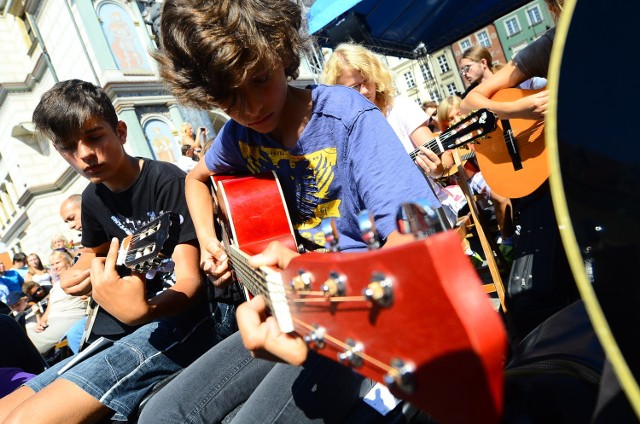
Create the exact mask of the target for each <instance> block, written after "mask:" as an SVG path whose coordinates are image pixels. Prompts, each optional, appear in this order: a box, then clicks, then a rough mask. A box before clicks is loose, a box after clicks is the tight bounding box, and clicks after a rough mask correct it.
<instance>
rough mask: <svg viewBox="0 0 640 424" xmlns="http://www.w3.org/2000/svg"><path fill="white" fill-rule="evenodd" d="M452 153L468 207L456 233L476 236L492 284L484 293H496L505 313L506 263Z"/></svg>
mask: <svg viewBox="0 0 640 424" xmlns="http://www.w3.org/2000/svg"><path fill="white" fill-rule="evenodd" d="M452 152H453V159H454V167H456V168H457V173H456V179H457V181H458V184H459V185H460V188H461V189H462V192H463V193H464V196H465V198H466V199H467V204H468V205H469V214H467V216H465V217H463V218H462V219H463V222H461V221H460V220H459V221H458V224H459V226H458V228H460V225H461V224H462V225H463V227H464V229H460V230H458V232H459V234H461V235H462V233H463V232H464V236H465V237H467V234H468V233H469V230H470V229H473V230H474V231H475V233H476V234H477V236H478V239H479V241H480V245H481V246H482V250H483V253H484V256H485V258H486V260H487V266H488V268H489V272H490V274H491V280H492V281H493V282H492V283H488V284H485V285H484V289H485V292H487V293H496V294H497V295H498V299H499V300H500V305H501V307H502V310H503V311H504V312H507V308H506V305H505V288H504V283H503V281H502V275H501V273H500V268H502V269H507V263H506V261H505V260H504V257H503V256H502V253H501V252H500V249H498V244H497V243H496V241H495V240H494V238H493V237H491V236H490V235H488V231H489V224H488V222H487V219H486V217H485V216H484V214H483V213H482V212H481V211H480V210H479V209H478V205H477V199H476V196H474V195H473V193H471V187H469V182H468V181H467V177H466V173H465V170H464V167H463V165H462V162H461V160H460V154H459V153H458V149H454V150H453V151H452Z"/></svg>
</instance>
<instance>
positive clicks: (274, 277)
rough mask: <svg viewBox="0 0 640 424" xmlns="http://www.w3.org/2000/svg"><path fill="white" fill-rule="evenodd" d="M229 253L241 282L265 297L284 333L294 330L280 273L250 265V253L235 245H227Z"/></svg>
mask: <svg viewBox="0 0 640 424" xmlns="http://www.w3.org/2000/svg"><path fill="white" fill-rule="evenodd" d="M227 253H228V254H229V256H230V258H231V264H232V266H233V270H234V272H235V274H236V278H237V279H238V281H239V282H240V284H242V285H243V286H244V287H245V288H246V289H247V290H248V291H249V292H250V293H251V294H252V295H254V296H257V295H262V296H263V297H264V299H265V302H266V303H267V306H268V307H269V309H270V310H271V313H272V314H273V315H274V316H275V318H276V321H277V322H278V326H279V327H280V330H281V331H282V332H283V333H290V332H292V331H294V327H293V319H292V317H291V312H290V311H289V304H288V300H287V294H286V290H285V287H284V284H283V283H282V278H281V276H280V273H278V272H276V271H274V270H272V269H269V268H267V267H260V268H253V267H252V266H251V265H249V255H247V254H246V253H244V252H243V251H242V250H240V249H239V248H238V247H236V246H234V245H230V246H228V247H227Z"/></svg>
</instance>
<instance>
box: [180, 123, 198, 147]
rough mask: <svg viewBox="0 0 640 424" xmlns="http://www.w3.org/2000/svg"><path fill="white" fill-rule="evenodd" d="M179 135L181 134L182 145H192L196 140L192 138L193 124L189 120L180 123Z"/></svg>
mask: <svg viewBox="0 0 640 424" xmlns="http://www.w3.org/2000/svg"><path fill="white" fill-rule="evenodd" d="M180 135H181V136H182V145H183V146H193V145H194V144H195V142H196V140H195V139H194V138H193V126H192V125H191V123H190V122H183V123H182V125H180Z"/></svg>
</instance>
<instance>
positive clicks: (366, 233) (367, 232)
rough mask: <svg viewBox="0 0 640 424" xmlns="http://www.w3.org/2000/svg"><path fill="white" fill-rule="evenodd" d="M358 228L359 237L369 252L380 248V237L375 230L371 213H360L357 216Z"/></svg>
mask: <svg viewBox="0 0 640 424" xmlns="http://www.w3.org/2000/svg"><path fill="white" fill-rule="evenodd" d="M358 227H359V228H360V236H361V237H362V240H363V241H364V242H365V243H366V244H367V246H368V247H369V250H372V249H377V248H379V247H380V235H379V234H378V231H377V230H376V223H375V221H374V220H373V214H372V213H371V212H369V211H362V212H360V213H359V214H358Z"/></svg>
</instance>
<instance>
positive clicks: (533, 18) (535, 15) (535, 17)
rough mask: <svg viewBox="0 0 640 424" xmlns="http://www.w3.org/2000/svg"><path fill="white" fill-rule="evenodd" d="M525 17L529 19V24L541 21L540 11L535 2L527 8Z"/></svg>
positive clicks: (532, 24)
mask: <svg viewBox="0 0 640 424" xmlns="http://www.w3.org/2000/svg"><path fill="white" fill-rule="evenodd" d="M527 19H528V20H529V26H534V25H536V24H539V23H540V22H542V12H541V11H540V7H539V6H538V5H537V4H536V5H535V6H533V7H532V8H530V9H527Z"/></svg>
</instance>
